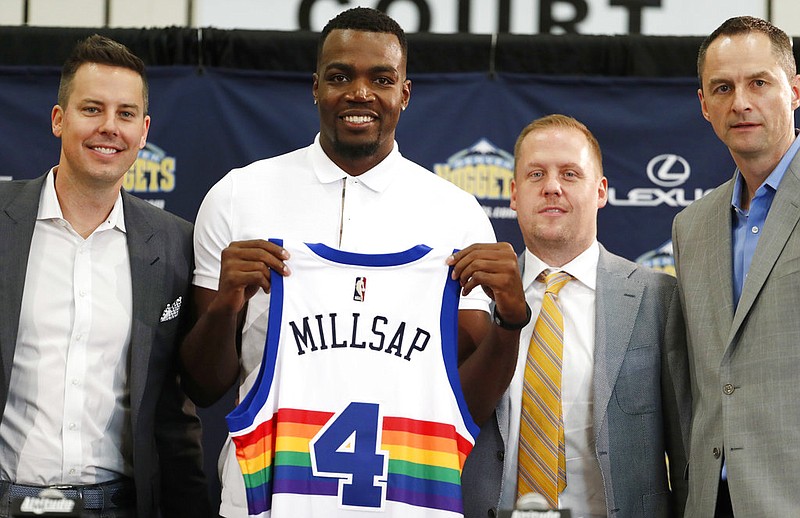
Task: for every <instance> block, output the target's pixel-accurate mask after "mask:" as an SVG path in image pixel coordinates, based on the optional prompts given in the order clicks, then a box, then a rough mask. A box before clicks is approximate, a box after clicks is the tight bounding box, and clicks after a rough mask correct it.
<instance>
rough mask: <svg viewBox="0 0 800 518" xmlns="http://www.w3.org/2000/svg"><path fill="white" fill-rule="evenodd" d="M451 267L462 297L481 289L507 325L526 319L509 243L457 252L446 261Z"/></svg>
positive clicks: (480, 246)
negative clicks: (459, 284) (477, 288)
mask: <svg viewBox="0 0 800 518" xmlns="http://www.w3.org/2000/svg"><path fill="white" fill-rule="evenodd" d="M447 264H449V265H451V266H452V267H453V279H456V280H458V281H459V282H460V283H461V286H462V292H463V294H464V295H467V294H469V292H471V291H472V290H473V289H475V287H477V286H480V287H481V288H483V291H485V292H486V294H487V295H488V296H489V298H491V299H492V300H493V301H494V302H495V305H496V307H497V312H498V313H499V314H500V315H501V316H502V318H503V320H504V321H506V322H512V323H513V322H523V321H525V319H526V318H527V309H526V306H525V293H524V291H523V290H522V278H521V276H520V273H519V265H518V262H517V255H516V253H514V249H513V248H512V247H511V245H510V244H508V243H489V244H474V245H470V246H468V247H467V248H465V249H463V250H461V251H459V252H456V253H455V254H453V255H452V256H451V257H450V258H449V259H448V261H447Z"/></svg>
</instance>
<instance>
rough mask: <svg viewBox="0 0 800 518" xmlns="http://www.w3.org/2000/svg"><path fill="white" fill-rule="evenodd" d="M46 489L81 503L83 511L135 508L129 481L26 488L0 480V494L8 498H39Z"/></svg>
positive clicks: (134, 491) (133, 489) (134, 489)
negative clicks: (53, 490)
mask: <svg viewBox="0 0 800 518" xmlns="http://www.w3.org/2000/svg"><path fill="white" fill-rule="evenodd" d="M48 488H50V489H57V490H59V491H60V492H61V494H63V495H64V496H65V497H66V498H72V499H77V500H80V501H82V502H83V508H84V509H89V510H94V511H97V510H101V509H119V508H126V507H135V506H136V488H135V486H134V484H133V480H130V479H121V480H112V481H111V482H103V483H102V484H93V485H88V486H79V485H78V486H74V485H53V486H26V485H23V484H12V483H11V482H6V481H3V480H0V494H7V495H8V496H9V497H10V498H25V497H29V496H31V497H33V496H39V493H40V492H41V491H42V490H43V489H48Z"/></svg>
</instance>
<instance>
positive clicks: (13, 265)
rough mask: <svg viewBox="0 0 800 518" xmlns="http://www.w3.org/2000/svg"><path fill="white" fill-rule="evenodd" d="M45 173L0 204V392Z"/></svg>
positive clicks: (8, 368) (6, 372)
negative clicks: (0, 243) (3, 203)
mask: <svg viewBox="0 0 800 518" xmlns="http://www.w3.org/2000/svg"><path fill="white" fill-rule="evenodd" d="M46 177H47V175H45V176H41V177H39V178H37V179H36V180H32V181H30V182H27V183H26V184H25V185H24V186H23V187H22V188H21V189H20V191H19V193H18V194H17V195H16V196H15V198H14V199H13V200H10V201H9V202H8V203H7V204H6V205H5V206H4V207H2V208H0V236H2V239H3V246H0V268H2V270H0V271H2V275H0V364H2V372H1V373H0V375H2V380H1V383H0V393H2V394H5V393H7V389H8V383H9V380H10V379H11V367H12V365H13V362H14V349H15V347H16V343H17V333H18V331H19V316H20V309H21V306H22V292H23V289H24V287H25V271H26V269H27V266H28V256H29V254H30V249H31V239H32V238H33V229H34V227H35V225H36V214H37V212H38V210H39V198H40V197H41V192H42V186H43V185H44V180H45V178H46ZM4 406H5V397H3V398H2V402H0V416H2V408H3V407H4Z"/></svg>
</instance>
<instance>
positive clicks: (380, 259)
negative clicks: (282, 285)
mask: <svg viewBox="0 0 800 518" xmlns="http://www.w3.org/2000/svg"><path fill="white" fill-rule="evenodd" d="M305 245H306V246H307V247H308V248H310V249H311V251H312V252H314V253H315V254H317V255H318V256H320V257H322V258H323V259H327V260H328V261H332V262H334V263H341V264H348V265H354V266H399V265H402V264H408V263H413V262H414V261H417V260H419V259H420V258H422V257H424V256H425V255H426V254H427V253H428V252H430V251H431V247H429V246H425V245H417V246H414V247H412V248H409V249H408V250H405V251H403V252H394V253H388V254H358V253H355V252H344V251H342V250H337V249H335V248H331V247H329V246H327V245H323V244H322V243H305Z"/></svg>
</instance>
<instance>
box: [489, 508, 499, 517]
mask: <svg viewBox="0 0 800 518" xmlns="http://www.w3.org/2000/svg"><path fill="white" fill-rule="evenodd" d="M488 514H489V518H495V517H496V516H497V511H495V510H494V509H489V513H488Z"/></svg>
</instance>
